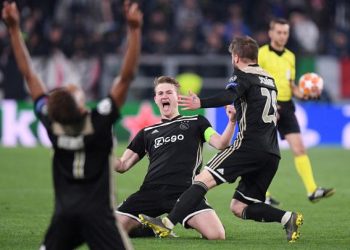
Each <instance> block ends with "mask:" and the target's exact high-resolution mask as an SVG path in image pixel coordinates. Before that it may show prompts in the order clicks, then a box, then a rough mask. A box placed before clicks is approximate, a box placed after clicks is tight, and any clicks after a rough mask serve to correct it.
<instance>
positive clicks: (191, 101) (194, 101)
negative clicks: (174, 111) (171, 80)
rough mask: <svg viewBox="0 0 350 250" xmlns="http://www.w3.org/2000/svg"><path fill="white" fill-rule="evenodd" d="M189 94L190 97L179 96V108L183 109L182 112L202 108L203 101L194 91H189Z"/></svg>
mask: <svg viewBox="0 0 350 250" xmlns="http://www.w3.org/2000/svg"><path fill="white" fill-rule="evenodd" d="M188 93H189V96H186V95H179V100H178V102H179V106H181V107H183V108H182V110H194V109H199V108H200V107H201V100H200V99H199V97H198V96H197V95H196V94H195V93H193V92H192V91H189V92H188Z"/></svg>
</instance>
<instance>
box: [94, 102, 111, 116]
mask: <svg viewBox="0 0 350 250" xmlns="http://www.w3.org/2000/svg"><path fill="white" fill-rule="evenodd" d="M97 112H98V113H99V114H101V115H108V114H110V113H111V112H112V100H111V99H109V98H105V99H102V100H101V101H100V102H99V103H98V104H97Z"/></svg>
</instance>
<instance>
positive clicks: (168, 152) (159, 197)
mask: <svg viewBox="0 0 350 250" xmlns="http://www.w3.org/2000/svg"><path fill="white" fill-rule="evenodd" d="M154 83H155V87H154V91H155V97H154V100H155V102H156V104H157V106H158V108H159V110H160V114H161V118H162V122H161V123H159V124H155V125H153V126H149V127H146V128H144V129H142V130H141V131H139V133H138V134H137V135H136V136H135V138H134V139H133V140H132V142H131V143H130V144H129V146H128V148H127V149H126V150H125V152H124V153H123V155H122V157H121V159H120V161H119V164H118V165H117V167H116V170H117V171H118V172H125V171H127V170H128V169H130V168H131V167H132V166H134V165H135V164H136V163H137V162H138V161H139V160H141V159H142V158H143V157H144V156H145V155H146V154H147V156H148V158H149V167H148V171H147V174H146V176H145V179H144V181H143V183H142V186H141V187H140V189H139V190H138V191H137V192H136V193H134V194H132V195H131V196H130V197H128V198H127V199H126V201H125V202H124V203H122V204H121V206H120V207H119V208H118V210H117V211H116V212H117V215H118V220H119V221H120V222H121V224H122V225H123V226H124V228H125V230H126V231H127V232H129V233H130V235H131V236H132V235H134V234H135V231H136V230H137V231H141V230H139V228H140V227H141V221H140V219H139V218H138V215H139V214H147V215H149V216H155V217H156V216H160V215H162V214H164V213H168V212H169V211H170V210H171V209H172V207H173V206H174V205H175V203H176V200H177V199H178V198H179V197H180V195H181V194H182V193H183V192H184V191H185V190H186V189H187V188H188V187H190V186H191V184H192V183H193V178H194V177H195V175H196V174H198V173H199V170H200V167H201V165H202V147H203V143H204V142H208V143H209V144H210V145H212V146H213V147H214V148H217V149H224V148H226V147H227V146H229V145H230V141H231V139H232V136H233V132H234V124H235V110H234V108H233V106H232V105H231V106H228V107H227V109H226V110H227V115H228V117H229V121H228V124H227V127H226V129H225V131H224V132H223V134H222V135H219V134H218V133H216V132H215V131H214V129H213V128H212V127H211V125H210V123H209V121H208V120H207V119H206V118H205V117H203V116H201V115H194V116H182V115H180V114H179V111H178V88H179V84H178V82H177V81H176V80H175V79H174V78H171V77H167V76H161V77H158V78H156V80H155V82H154ZM181 222H182V224H183V225H184V226H185V227H191V228H194V229H196V230H197V231H198V232H199V233H201V234H202V236H203V237H204V238H206V239H211V240H214V239H225V230H224V227H223V226H222V223H221V221H220V219H219V218H218V216H217V214H216V213H215V211H214V210H213V209H212V208H211V207H210V206H209V204H208V203H207V202H206V200H205V198H204V196H203V197H202V198H201V199H200V200H199V201H198V204H196V205H195V206H193V207H192V208H191V209H189V210H188V212H187V213H186V214H185V215H184V218H182V220H181ZM141 228H142V227H141ZM142 231H143V234H142V236H145V232H144V230H142ZM151 233H153V232H152V231H151ZM153 235H154V234H153ZM139 236H140V235H139Z"/></svg>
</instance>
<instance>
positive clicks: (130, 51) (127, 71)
mask: <svg viewBox="0 0 350 250" xmlns="http://www.w3.org/2000/svg"><path fill="white" fill-rule="evenodd" d="M124 10H125V15H126V21H127V25H128V27H127V30H128V31H127V33H128V35H127V36H128V38H127V40H128V41H127V50H126V53H125V56H124V61H123V65H122V68H121V71H120V74H119V76H118V77H116V78H115V79H114V82H113V85H112V88H111V91H110V95H111V96H112V98H113V100H114V102H115V103H116V105H117V106H118V107H121V106H122V105H123V104H124V102H125V99H126V96H127V91H128V89H129V86H130V83H131V81H132V80H133V78H134V75H135V72H136V69H137V66H138V60H139V57H140V50H141V27H142V12H141V11H140V9H139V6H138V4H137V3H133V4H131V5H130V2H129V1H125V4H124Z"/></svg>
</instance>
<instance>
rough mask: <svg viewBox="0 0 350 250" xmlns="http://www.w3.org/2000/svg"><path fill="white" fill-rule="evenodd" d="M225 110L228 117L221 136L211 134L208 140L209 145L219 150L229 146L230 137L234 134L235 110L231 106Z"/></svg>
mask: <svg viewBox="0 0 350 250" xmlns="http://www.w3.org/2000/svg"><path fill="white" fill-rule="evenodd" d="M225 108H226V115H227V117H228V122H227V125H226V128H225V130H224V132H223V133H222V134H221V135H219V134H217V133H216V134H213V135H212V136H211V137H210V140H209V144H210V145H211V146H213V147H214V148H216V149H219V150H221V149H224V148H226V147H228V146H229V145H230V144H231V140H232V136H233V134H234V132H235V125H236V109H235V107H234V106H233V105H227V106H226V107H225Z"/></svg>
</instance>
